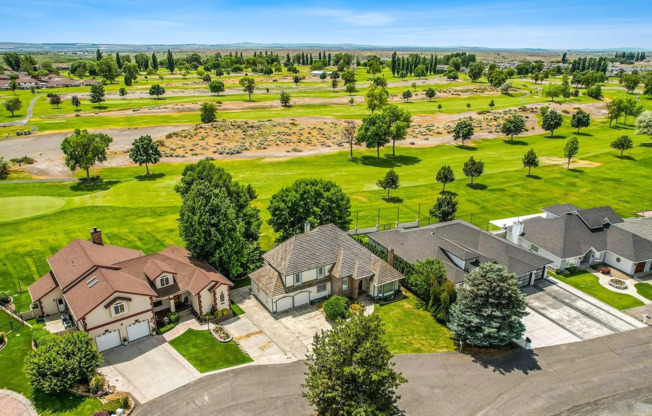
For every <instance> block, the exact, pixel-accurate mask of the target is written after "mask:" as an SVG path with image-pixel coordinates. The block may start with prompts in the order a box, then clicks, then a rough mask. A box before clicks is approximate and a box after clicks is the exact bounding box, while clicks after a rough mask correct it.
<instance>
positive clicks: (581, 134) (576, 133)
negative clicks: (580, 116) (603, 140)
mask: <svg viewBox="0 0 652 416" xmlns="http://www.w3.org/2000/svg"><path fill="white" fill-rule="evenodd" d="M575 135H576V136H586V137H593V135H592V134H591V133H584V132H579V133H578V132H575Z"/></svg>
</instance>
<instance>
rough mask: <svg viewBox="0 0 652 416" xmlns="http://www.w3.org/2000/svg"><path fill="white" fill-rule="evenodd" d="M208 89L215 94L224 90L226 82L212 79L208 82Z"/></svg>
mask: <svg viewBox="0 0 652 416" xmlns="http://www.w3.org/2000/svg"><path fill="white" fill-rule="evenodd" d="M208 89H209V90H210V92H211V93H213V94H216V95H217V94H219V93H221V92H224V82H222V81H211V82H209V83H208Z"/></svg>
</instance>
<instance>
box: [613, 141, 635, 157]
mask: <svg viewBox="0 0 652 416" xmlns="http://www.w3.org/2000/svg"><path fill="white" fill-rule="evenodd" d="M611 147H612V148H613V149H616V150H620V158H621V159H622V157H623V152H624V151H625V150H629V149H631V148H633V147H634V141H633V140H632V139H631V138H630V137H629V136H620V137H619V138H617V139H616V140H614V141H613V142H611Z"/></svg>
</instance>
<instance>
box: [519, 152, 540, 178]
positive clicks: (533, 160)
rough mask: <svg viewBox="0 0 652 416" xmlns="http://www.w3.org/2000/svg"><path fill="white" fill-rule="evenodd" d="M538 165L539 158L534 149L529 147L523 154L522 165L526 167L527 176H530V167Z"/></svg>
mask: <svg viewBox="0 0 652 416" xmlns="http://www.w3.org/2000/svg"><path fill="white" fill-rule="evenodd" d="M538 166H539V158H538V157H537V154H536V152H535V151H534V149H530V150H528V151H527V153H525V155H524V156H523V167H524V168H527V176H531V173H532V168H536V167H538Z"/></svg>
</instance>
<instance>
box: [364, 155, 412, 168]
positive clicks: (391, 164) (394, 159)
mask: <svg viewBox="0 0 652 416" xmlns="http://www.w3.org/2000/svg"><path fill="white" fill-rule="evenodd" d="M359 161H360V163H362V164H363V165H365V166H373V167H377V168H388V169H391V168H395V167H399V166H412V165H416V164H417V163H419V162H421V159H420V158H418V157H416V156H404V155H398V156H391V155H384V157H381V158H380V159H377V158H376V157H374V156H362V157H361V158H360V159H359ZM356 163H357V161H356Z"/></svg>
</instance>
